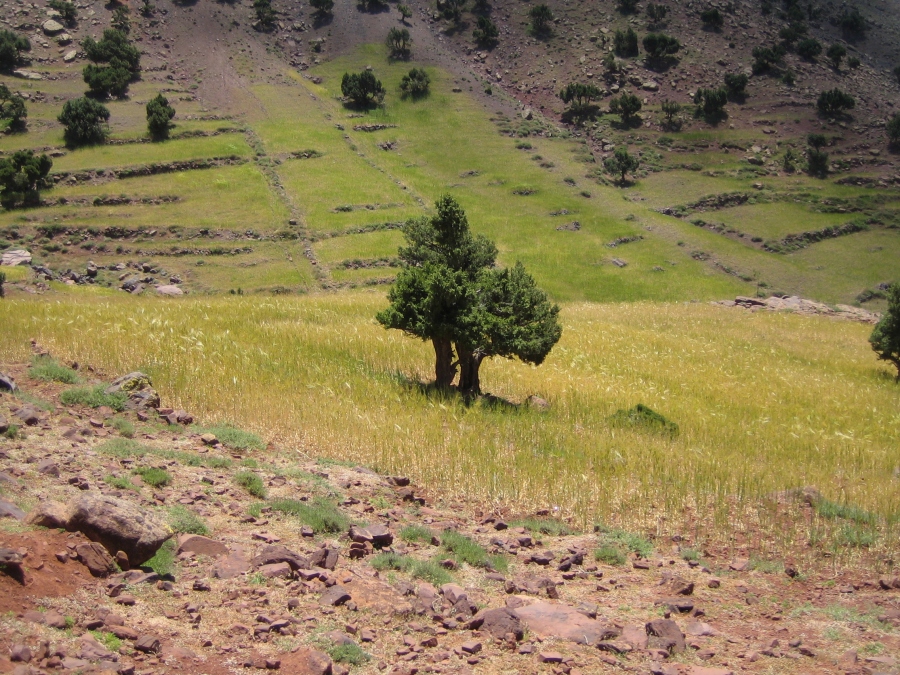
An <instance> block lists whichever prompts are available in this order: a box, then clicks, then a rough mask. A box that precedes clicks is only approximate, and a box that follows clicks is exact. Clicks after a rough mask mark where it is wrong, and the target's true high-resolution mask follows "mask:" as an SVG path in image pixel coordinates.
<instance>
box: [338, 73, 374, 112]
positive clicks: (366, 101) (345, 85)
mask: <svg viewBox="0 0 900 675" xmlns="http://www.w3.org/2000/svg"><path fill="white" fill-rule="evenodd" d="M341 93H342V94H343V95H344V97H345V98H347V99H348V100H349V101H350V102H351V103H353V104H354V105H357V106H359V107H362V108H366V107H370V106H373V105H380V104H381V102H382V101H384V93H385V92H384V87H383V86H381V81H380V80H377V79H376V78H375V75H374V74H373V73H372V71H370V70H364V71H362V72H361V73H344V77H343V78H341Z"/></svg>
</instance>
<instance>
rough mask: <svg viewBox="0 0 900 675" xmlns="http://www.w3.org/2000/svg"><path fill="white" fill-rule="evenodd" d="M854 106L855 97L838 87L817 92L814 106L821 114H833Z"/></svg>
mask: <svg viewBox="0 0 900 675" xmlns="http://www.w3.org/2000/svg"><path fill="white" fill-rule="evenodd" d="M855 107H856V99H854V98H853V97H852V96H851V95H850V94H847V93H845V92H843V91H841V90H840V89H837V88H835V89H830V90H828V91H823V92H822V93H821V94H819V100H818V101H817V102H816V108H818V110H819V112H820V113H822V114H823V115H828V116H832V117H833V116H834V115H839V114H840V113H843V112H846V111H847V110H852V109H853V108H855Z"/></svg>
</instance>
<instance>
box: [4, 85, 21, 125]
mask: <svg viewBox="0 0 900 675" xmlns="http://www.w3.org/2000/svg"><path fill="white" fill-rule="evenodd" d="M27 117H28V109H27V108H26V107H25V99H24V98H22V97H21V96H19V95H18V94H13V93H12V92H11V91H10V90H9V87H7V86H6V85H5V84H0V120H7V121H8V123H9V126H11V127H14V128H15V127H21V126H22V125H23V124H24V123H25V119H26V118H27Z"/></svg>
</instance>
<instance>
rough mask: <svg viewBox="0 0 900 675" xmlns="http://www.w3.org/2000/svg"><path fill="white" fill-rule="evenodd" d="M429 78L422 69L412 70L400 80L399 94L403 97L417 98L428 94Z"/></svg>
mask: <svg viewBox="0 0 900 675" xmlns="http://www.w3.org/2000/svg"><path fill="white" fill-rule="evenodd" d="M430 84H431V78H430V77H428V73H426V72H425V69H424V68H413V69H412V70H410V71H409V72H408V73H407V74H406V75H404V76H403V79H401V80H400V92H401V93H402V95H403V96H411V97H412V98H419V97H421V96H424V95H425V94H427V93H428V87H429V85H430Z"/></svg>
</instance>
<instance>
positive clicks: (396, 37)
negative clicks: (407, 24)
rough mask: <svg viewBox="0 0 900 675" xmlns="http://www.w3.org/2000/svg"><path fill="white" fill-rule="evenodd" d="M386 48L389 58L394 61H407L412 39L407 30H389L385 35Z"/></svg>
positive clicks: (395, 28)
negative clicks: (389, 53) (389, 52)
mask: <svg viewBox="0 0 900 675" xmlns="http://www.w3.org/2000/svg"><path fill="white" fill-rule="evenodd" d="M386 42H387V46H388V49H390V51H391V57H392V58H395V59H408V58H409V53H410V47H411V46H412V38H411V37H410V35H409V30H408V29H407V28H397V27H396V26H395V27H393V28H391V29H390V30H389V31H388V34H387V40H386Z"/></svg>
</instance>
